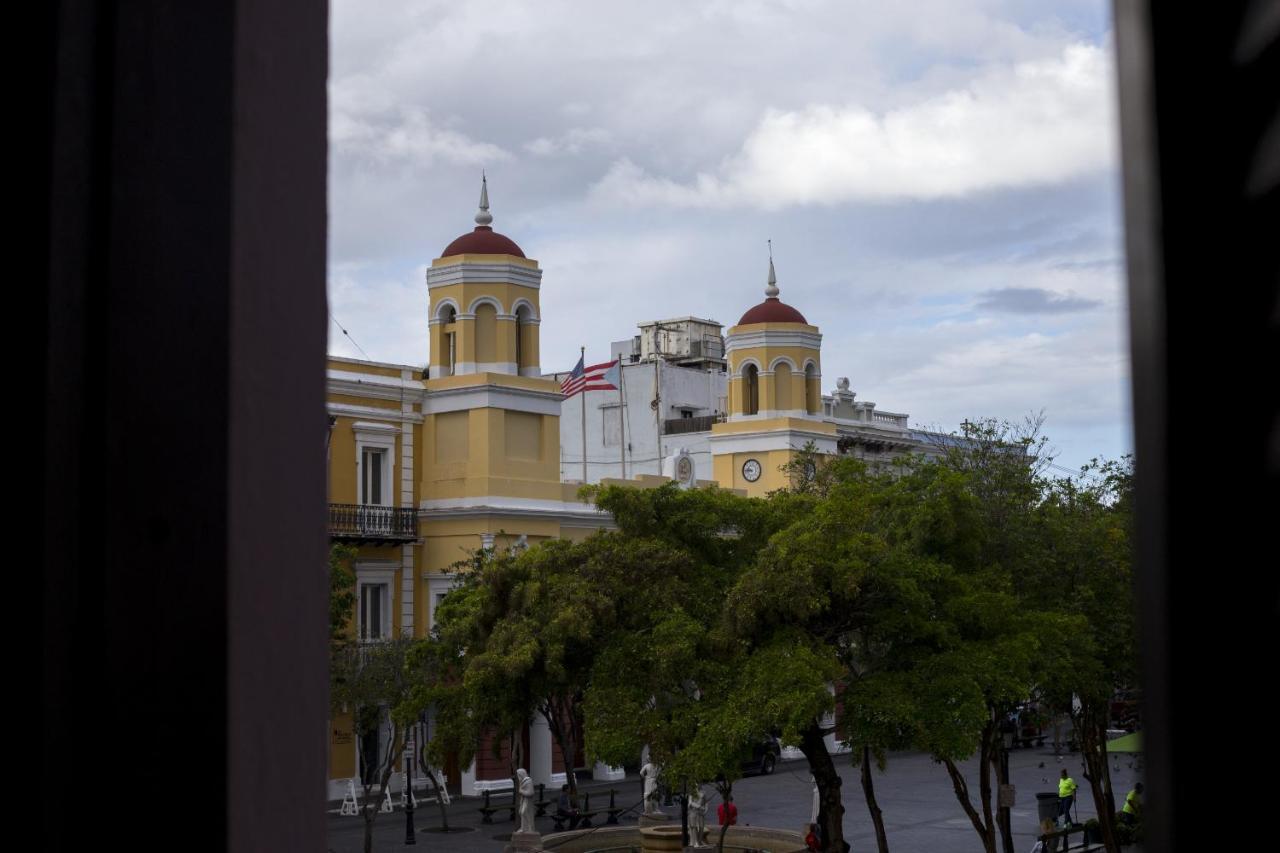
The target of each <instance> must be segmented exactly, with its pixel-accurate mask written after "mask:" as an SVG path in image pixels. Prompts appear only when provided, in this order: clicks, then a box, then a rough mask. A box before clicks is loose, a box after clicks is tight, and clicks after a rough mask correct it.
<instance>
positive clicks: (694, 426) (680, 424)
mask: <svg viewBox="0 0 1280 853" xmlns="http://www.w3.org/2000/svg"><path fill="white" fill-rule="evenodd" d="M723 421H724V415H705V416H702V417H696V418H671V419H669V420H665V421H663V422H662V434H663V435H679V434H680V433H683V432H707V431H708V430H709V429H711V425H712V424H717V423H721V422H723Z"/></svg>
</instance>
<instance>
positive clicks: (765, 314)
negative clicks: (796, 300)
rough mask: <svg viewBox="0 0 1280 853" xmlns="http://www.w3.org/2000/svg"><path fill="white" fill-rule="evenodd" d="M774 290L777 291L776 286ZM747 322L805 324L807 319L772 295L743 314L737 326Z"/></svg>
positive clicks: (807, 322)
mask: <svg viewBox="0 0 1280 853" xmlns="http://www.w3.org/2000/svg"><path fill="white" fill-rule="evenodd" d="M774 292H775V293H776V292H777V289H776V288H775V289H774ZM748 323H804V324H805V325H806V326H807V325H808V324H809V321H808V320H806V319H805V318H804V315H803V314H801V313H800V312H799V311H797V310H796V309H794V308H792V307H791V306H790V305H787V304H785V303H784V302H782V300H780V299H778V298H777V297H776V296H772V297H770V298H768V299H766V300H765V301H764V302H761V303H760V304H759V305H757V306H755V307H754V308H752V309H751V310H750V311H748V312H747V313H745V314H743V315H742V319H741V320H739V321H738V325H739V326H745V325H747V324H748Z"/></svg>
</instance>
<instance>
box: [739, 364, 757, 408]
mask: <svg viewBox="0 0 1280 853" xmlns="http://www.w3.org/2000/svg"><path fill="white" fill-rule="evenodd" d="M759 412H760V370H759V369H758V368H757V367H756V366H755V365H754V364H748V365H747V366H746V367H744V368H743V369H742V413H743V414H744V415H755V414H759Z"/></svg>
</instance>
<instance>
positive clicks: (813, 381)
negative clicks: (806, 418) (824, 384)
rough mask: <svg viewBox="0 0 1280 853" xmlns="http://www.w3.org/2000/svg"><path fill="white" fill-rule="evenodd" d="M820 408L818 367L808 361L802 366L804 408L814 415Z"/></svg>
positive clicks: (820, 396)
mask: <svg viewBox="0 0 1280 853" xmlns="http://www.w3.org/2000/svg"><path fill="white" fill-rule="evenodd" d="M821 409H822V395H821V389H819V388H818V368H816V367H814V366H813V362H809V363H808V364H806V365H805V366H804V410H805V411H806V412H808V413H809V414H811V415H816V414H818V412H819V411H820V410H821Z"/></svg>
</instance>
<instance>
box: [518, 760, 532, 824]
mask: <svg viewBox="0 0 1280 853" xmlns="http://www.w3.org/2000/svg"><path fill="white" fill-rule="evenodd" d="M516 779H517V780H519V782H520V809H519V811H520V831H521V832H533V831H534V829H533V780H532V779H531V778H529V771H527V770H525V769H524V768H523V767H522V768H520V769H519V770H517V771H516Z"/></svg>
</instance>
